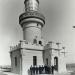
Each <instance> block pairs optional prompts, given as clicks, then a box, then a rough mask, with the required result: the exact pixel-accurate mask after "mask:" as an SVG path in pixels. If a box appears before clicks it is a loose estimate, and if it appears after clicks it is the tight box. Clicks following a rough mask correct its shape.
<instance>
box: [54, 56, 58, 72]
mask: <svg viewBox="0 0 75 75" xmlns="http://www.w3.org/2000/svg"><path fill="white" fill-rule="evenodd" d="M54 68H55V70H57V71H58V57H54Z"/></svg>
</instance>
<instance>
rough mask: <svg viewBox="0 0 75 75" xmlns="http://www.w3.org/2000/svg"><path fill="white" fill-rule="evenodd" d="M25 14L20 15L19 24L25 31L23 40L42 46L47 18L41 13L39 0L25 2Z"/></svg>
mask: <svg viewBox="0 0 75 75" xmlns="http://www.w3.org/2000/svg"><path fill="white" fill-rule="evenodd" d="M24 4H25V12H24V13H23V14H21V15H20V17H19V23H20V25H21V27H22V29H23V39H24V40H26V41H27V42H30V43H33V42H34V41H35V40H34V39H36V40H37V43H40V44H42V41H41V40H42V39H41V30H42V28H43V26H44V24H45V17H44V16H43V15H42V14H41V13H40V12H39V1H38V0H25V2H24Z"/></svg>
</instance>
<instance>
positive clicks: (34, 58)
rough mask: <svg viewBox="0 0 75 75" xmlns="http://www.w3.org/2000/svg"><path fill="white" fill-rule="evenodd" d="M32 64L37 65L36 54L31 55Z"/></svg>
mask: <svg viewBox="0 0 75 75" xmlns="http://www.w3.org/2000/svg"><path fill="white" fill-rule="evenodd" d="M33 65H34V66H36V65H37V56H33Z"/></svg>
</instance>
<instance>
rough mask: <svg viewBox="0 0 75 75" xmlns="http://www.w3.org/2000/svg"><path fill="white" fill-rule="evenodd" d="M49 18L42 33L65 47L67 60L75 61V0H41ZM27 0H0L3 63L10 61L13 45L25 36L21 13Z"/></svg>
mask: <svg viewBox="0 0 75 75" xmlns="http://www.w3.org/2000/svg"><path fill="white" fill-rule="evenodd" d="M39 1H40V11H41V12H42V13H43V14H44V16H45V18H46V23H45V26H44V28H43V30H42V36H43V38H44V39H45V40H46V41H53V42H60V43H62V44H63V45H64V46H65V47H66V52H67V53H66V62H67V63H75V29H74V28H73V26H74V25H75V0H39ZM23 12H24V0H0V65H10V64H11V62H10V46H13V45H16V44H18V42H19V41H20V40H22V39H23V32H22V28H21V26H20V25H19V15H20V14H21V13H23Z"/></svg>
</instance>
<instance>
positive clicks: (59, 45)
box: [44, 42, 62, 51]
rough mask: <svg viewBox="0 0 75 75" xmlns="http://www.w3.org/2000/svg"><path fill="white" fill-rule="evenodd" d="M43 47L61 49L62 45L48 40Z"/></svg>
mask: <svg viewBox="0 0 75 75" xmlns="http://www.w3.org/2000/svg"><path fill="white" fill-rule="evenodd" d="M44 49H45V50H47V49H53V50H58V51H59V50H62V45H61V44H60V43H59V44H57V43H54V42H48V43H47V44H46V45H45V46H44Z"/></svg>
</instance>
